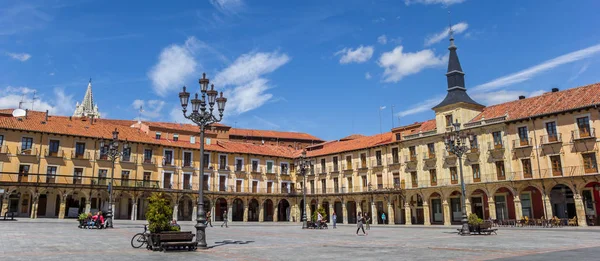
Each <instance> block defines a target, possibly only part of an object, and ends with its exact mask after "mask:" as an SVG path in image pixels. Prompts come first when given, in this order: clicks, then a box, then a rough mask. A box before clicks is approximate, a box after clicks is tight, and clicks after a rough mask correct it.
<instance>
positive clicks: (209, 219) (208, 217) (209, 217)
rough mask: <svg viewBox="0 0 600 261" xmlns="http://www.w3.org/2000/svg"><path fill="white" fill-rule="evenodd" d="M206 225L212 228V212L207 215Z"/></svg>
mask: <svg viewBox="0 0 600 261" xmlns="http://www.w3.org/2000/svg"><path fill="white" fill-rule="evenodd" d="M206 225H207V226H208V225H210V227H212V218H211V214H210V211H208V212H207V213H206Z"/></svg>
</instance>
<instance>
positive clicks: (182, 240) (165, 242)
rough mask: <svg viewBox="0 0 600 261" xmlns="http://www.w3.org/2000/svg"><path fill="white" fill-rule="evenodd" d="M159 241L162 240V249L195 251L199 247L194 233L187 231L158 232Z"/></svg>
mask: <svg viewBox="0 0 600 261" xmlns="http://www.w3.org/2000/svg"><path fill="white" fill-rule="evenodd" d="M157 236H158V238H157V240H158V242H160V249H159V250H161V251H167V250H188V251H193V250H196V248H197V242H196V241H194V236H196V235H194V234H192V232H190V231H186V232H175V231H170V232H161V233H158V235H157Z"/></svg>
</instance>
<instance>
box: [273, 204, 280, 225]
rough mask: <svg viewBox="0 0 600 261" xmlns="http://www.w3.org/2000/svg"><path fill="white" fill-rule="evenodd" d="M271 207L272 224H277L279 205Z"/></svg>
mask: <svg viewBox="0 0 600 261" xmlns="http://www.w3.org/2000/svg"><path fill="white" fill-rule="evenodd" d="M278 203H279V202H278ZM273 205H274V206H273V222H277V221H279V204H275V203H273Z"/></svg>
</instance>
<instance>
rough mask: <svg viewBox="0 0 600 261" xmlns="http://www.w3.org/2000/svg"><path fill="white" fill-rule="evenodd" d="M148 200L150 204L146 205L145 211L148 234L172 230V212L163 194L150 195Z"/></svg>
mask: <svg viewBox="0 0 600 261" xmlns="http://www.w3.org/2000/svg"><path fill="white" fill-rule="evenodd" d="M148 200H149V201H150V204H149V205H148V211H146V220H148V224H149V226H148V229H149V230H150V232H152V233H159V232H161V231H171V230H173V229H172V228H171V224H170V222H171V218H172V217H173V210H172V209H171V207H170V205H169V201H168V200H167V199H166V198H165V197H164V195H163V193H161V192H157V193H152V195H151V196H150V198H148Z"/></svg>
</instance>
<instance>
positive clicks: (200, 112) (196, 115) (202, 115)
mask: <svg viewBox="0 0 600 261" xmlns="http://www.w3.org/2000/svg"><path fill="white" fill-rule="evenodd" d="M209 82H210V81H209V79H208V78H206V73H202V78H200V79H199V80H198V83H199V84H200V97H198V93H195V94H194V98H193V99H192V100H191V101H190V100H189V99H190V93H189V92H187V90H186V87H185V86H183V90H182V91H181V92H180V93H179V101H180V103H181V110H182V112H183V116H184V117H185V118H186V119H188V120H190V121H192V122H193V123H195V124H196V125H197V126H198V127H199V128H200V171H199V172H200V175H198V180H199V181H198V184H199V186H198V211H197V215H196V225H195V226H194V227H195V228H196V245H197V248H200V249H208V245H207V244H206V211H205V210H204V168H205V166H204V133H205V129H206V127H208V126H210V125H211V124H213V123H217V122H220V121H221V120H222V119H223V112H224V111H225V104H226V103H227V98H225V97H223V93H222V92H221V93H220V96H219V97H217V96H218V95H219V92H217V91H216V90H215V86H214V85H211V86H210V90H209V89H208V84H209ZM207 96H208V97H207ZM207 98H208V100H207ZM189 103H191V105H192V111H191V112H190V113H188V110H187V106H188V104H189ZM215 103H216V104H217V111H218V115H219V116H218V117H217V116H215V115H214V114H213V111H214V106H215ZM207 105H208V106H207ZM207 109H208V111H207Z"/></svg>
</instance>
